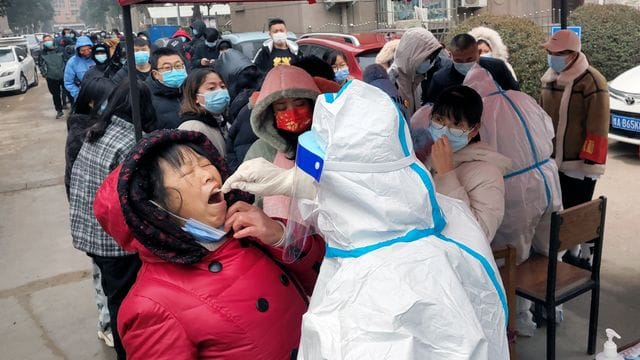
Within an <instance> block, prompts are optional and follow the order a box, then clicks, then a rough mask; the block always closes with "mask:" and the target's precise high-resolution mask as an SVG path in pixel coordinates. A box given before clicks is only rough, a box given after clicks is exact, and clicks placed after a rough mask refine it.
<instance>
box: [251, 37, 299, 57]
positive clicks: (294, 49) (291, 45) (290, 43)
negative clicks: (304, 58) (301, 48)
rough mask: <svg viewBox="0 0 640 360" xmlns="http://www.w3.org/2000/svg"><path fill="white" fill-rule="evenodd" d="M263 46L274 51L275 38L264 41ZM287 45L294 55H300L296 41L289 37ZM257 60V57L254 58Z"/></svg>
mask: <svg viewBox="0 0 640 360" xmlns="http://www.w3.org/2000/svg"><path fill="white" fill-rule="evenodd" d="M262 46H264V47H266V48H267V49H269V52H271V51H273V39H271V38H269V39H267V40H265V41H264V42H263V43H262ZM287 47H288V48H289V51H291V52H292V53H293V55H298V44H296V42H295V41H291V40H289V39H287ZM254 60H255V59H254Z"/></svg>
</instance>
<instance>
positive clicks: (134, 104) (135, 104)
mask: <svg viewBox="0 0 640 360" xmlns="http://www.w3.org/2000/svg"><path fill="white" fill-rule="evenodd" d="M122 21H123V22H124V36H125V41H126V45H127V70H129V91H130V92H131V117H132V120H133V128H134V131H135V133H136V141H139V140H140V139H142V122H141V120H140V92H139V91H138V76H137V75H136V61H135V59H134V56H133V52H134V50H133V27H132V26H131V5H125V6H123V7H122Z"/></svg>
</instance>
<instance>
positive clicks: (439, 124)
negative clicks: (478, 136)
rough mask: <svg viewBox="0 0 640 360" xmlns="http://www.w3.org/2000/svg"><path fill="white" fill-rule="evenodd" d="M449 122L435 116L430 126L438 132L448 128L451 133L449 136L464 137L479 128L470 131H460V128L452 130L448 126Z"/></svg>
mask: <svg viewBox="0 0 640 360" xmlns="http://www.w3.org/2000/svg"><path fill="white" fill-rule="evenodd" d="M448 122H449V121H448V120H447V119H446V118H443V117H441V116H438V115H435V116H434V117H432V118H431V123H430V124H429V126H431V127H433V128H434V129H436V130H442V129H444V128H447V131H448V132H449V134H451V135H453V136H463V135H467V134H469V133H470V132H472V131H473V130H475V128H476V127H477V125H476V126H474V127H472V128H470V129H458V128H452V127H449V126H447V123H448Z"/></svg>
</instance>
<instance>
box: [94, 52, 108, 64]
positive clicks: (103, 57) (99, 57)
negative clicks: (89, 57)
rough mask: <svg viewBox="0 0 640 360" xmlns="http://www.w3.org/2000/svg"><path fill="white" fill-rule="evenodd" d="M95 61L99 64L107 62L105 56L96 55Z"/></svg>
mask: <svg viewBox="0 0 640 360" xmlns="http://www.w3.org/2000/svg"><path fill="white" fill-rule="evenodd" d="M95 57H96V61H97V62H99V63H100V64H102V63H104V62H105V61H107V58H108V57H107V54H96V56H95Z"/></svg>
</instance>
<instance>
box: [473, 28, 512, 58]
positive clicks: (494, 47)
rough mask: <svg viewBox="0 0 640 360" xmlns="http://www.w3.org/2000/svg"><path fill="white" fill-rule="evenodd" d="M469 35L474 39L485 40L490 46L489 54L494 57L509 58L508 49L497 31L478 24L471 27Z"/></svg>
mask: <svg viewBox="0 0 640 360" xmlns="http://www.w3.org/2000/svg"><path fill="white" fill-rule="evenodd" d="M469 35H471V36H473V37H474V38H475V39H476V40H484V41H486V42H487V43H488V44H489V47H490V48H491V55H492V56H493V57H494V58H496V59H501V60H504V61H507V60H509V50H508V49H507V46H506V45H505V44H504V42H502V37H500V34H498V32H497V31H495V30H493V29H490V28H488V27H484V26H478V27H475V28H473V29H471V31H469Z"/></svg>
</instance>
